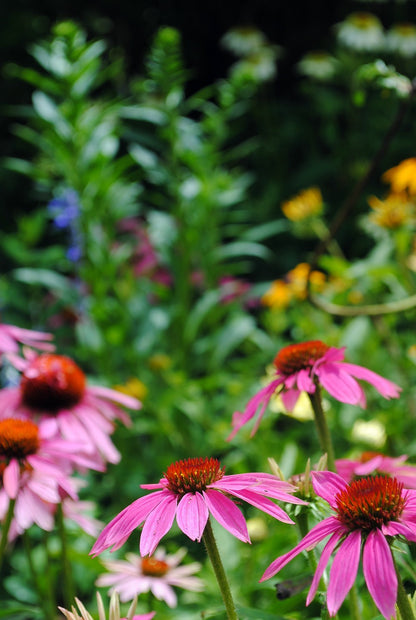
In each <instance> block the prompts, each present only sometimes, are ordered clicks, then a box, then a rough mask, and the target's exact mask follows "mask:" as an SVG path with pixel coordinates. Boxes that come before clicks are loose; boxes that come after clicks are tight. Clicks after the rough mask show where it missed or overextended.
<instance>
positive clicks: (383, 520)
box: [260, 471, 416, 620]
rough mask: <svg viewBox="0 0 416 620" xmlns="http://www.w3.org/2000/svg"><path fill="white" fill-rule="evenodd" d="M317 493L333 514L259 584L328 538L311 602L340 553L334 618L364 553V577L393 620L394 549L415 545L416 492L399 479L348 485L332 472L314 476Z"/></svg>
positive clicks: (330, 596) (331, 586)
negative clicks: (394, 544) (402, 542)
mask: <svg viewBox="0 0 416 620" xmlns="http://www.w3.org/2000/svg"><path fill="white" fill-rule="evenodd" d="M312 480H313V487H314V491H315V493H316V494H317V495H318V496H319V497H322V498H323V499H324V500H325V501H326V502H328V504H329V505H330V507H331V508H332V510H333V511H334V514H333V515H331V516H330V517H327V518H326V519H324V520H323V521H321V522H320V523H318V524H317V525H315V526H314V527H313V528H312V529H311V531H310V532H309V533H308V534H307V535H306V536H305V537H304V538H303V539H302V540H301V541H300V543H299V544H297V545H296V547H295V548H294V549H292V550H291V551H289V552H288V553H285V554H284V555H282V556H280V557H278V558H276V560H274V562H272V564H270V566H269V567H268V568H267V569H266V571H265V573H264V574H263V576H262V578H261V579H260V581H265V580H266V579H270V578H271V577H273V576H274V575H276V573H278V572H279V571H280V570H281V569H282V568H283V567H284V566H285V565H286V564H287V563H288V562H290V561H291V560H292V559H293V558H294V557H296V556H297V555H298V554H299V553H301V552H302V551H305V550H310V549H313V548H314V547H316V545H317V544H318V543H320V542H321V541H323V540H324V539H325V538H326V537H327V536H330V539H329V540H328V542H327V543H326V545H325V547H324V549H323V551H322V553H321V557H320V559H319V562H318V566H317V569H316V572H315V574H314V577H313V580H312V584H311V587H310V590H309V593H308V596H307V599H306V604H307V605H309V603H310V602H311V601H312V599H313V598H314V596H315V594H316V591H317V589H318V586H319V582H320V579H321V577H322V575H323V572H324V570H325V568H326V566H327V564H328V562H329V559H330V557H331V555H332V553H335V556H334V559H333V562H332V566H331V570H330V574H329V582H328V590H327V596H326V604H327V607H328V611H329V615H330V616H335V615H336V613H337V612H338V610H339V608H340V607H341V605H342V603H343V601H344V599H345V597H346V596H347V594H348V592H349V591H350V589H351V588H352V586H353V584H354V582H355V580H356V577H357V571H358V565H359V562H360V556H361V550H362V559H363V560H362V561H363V572H364V579H365V582H366V584H367V588H368V590H369V592H370V595H371V596H372V598H373V600H374V602H375V604H376V606H377V608H378V609H379V611H380V613H381V614H382V615H383V616H384V618H386V619H387V620H390V619H391V617H392V616H394V615H395V613H394V609H395V603H396V599H397V583H398V581H397V575H396V570H395V567H394V561H393V555H392V551H391V549H390V544H391V541H392V540H394V537H396V536H400V537H403V538H405V539H407V540H409V541H413V542H415V541H416V493H415V491H413V490H408V489H406V490H404V489H403V484H401V483H400V482H398V481H397V480H396V479H395V478H389V477H386V476H369V477H366V478H361V479H359V480H355V481H353V482H351V483H350V484H348V483H347V482H346V481H345V480H343V478H341V476H339V475H338V474H335V473H333V472H329V471H323V472H312Z"/></svg>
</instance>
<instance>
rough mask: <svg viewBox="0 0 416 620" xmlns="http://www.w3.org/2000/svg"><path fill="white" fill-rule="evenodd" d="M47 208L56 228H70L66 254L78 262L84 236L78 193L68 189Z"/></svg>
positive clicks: (71, 259)
mask: <svg viewBox="0 0 416 620" xmlns="http://www.w3.org/2000/svg"><path fill="white" fill-rule="evenodd" d="M47 209H48V211H49V213H50V214H51V216H52V218H53V222H54V224H55V226H56V228H60V229H63V230H65V229H66V230H68V232H69V237H70V245H69V247H68V250H67V253H66V254H67V257H68V258H69V260H70V261H72V262H74V263H76V262H78V261H79V260H80V258H81V256H82V238H81V232H80V227H79V218H80V213H81V207H80V203H79V196H78V193H77V192H76V191H74V190H72V189H66V190H65V191H64V192H63V193H62V194H61V196H59V197H58V198H54V199H53V200H51V201H50V202H49V204H48V206H47Z"/></svg>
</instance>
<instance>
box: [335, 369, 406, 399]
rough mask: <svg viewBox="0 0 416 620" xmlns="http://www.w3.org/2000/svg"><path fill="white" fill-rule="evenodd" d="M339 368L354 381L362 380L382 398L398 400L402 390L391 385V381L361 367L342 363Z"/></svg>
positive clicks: (397, 386) (393, 384)
mask: <svg viewBox="0 0 416 620" xmlns="http://www.w3.org/2000/svg"><path fill="white" fill-rule="evenodd" d="M340 366H342V367H343V368H344V370H345V371H346V372H348V373H349V374H350V375H352V376H353V377H355V378H356V379H362V380H363V381H367V383H370V384H371V385H373V386H374V387H375V389H376V390H377V392H379V393H380V394H381V395H382V396H384V398H399V396H400V392H401V391H402V388H401V387H400V386H399V385H396V384H395V383H393V381H389V380H388V379H385V378H384V377H382V376H380V375H378V374H377V373H376V372H373V371H372V370H368V368H364V367H363V366H357V365H356V364H348V363H347V362H342V364H340Z"/></svg>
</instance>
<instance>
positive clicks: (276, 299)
mask: <svg viewBox="0 0 416 620" xmlns="http://www.w3.org/2000/svg"><path fill="white" fill-rule="evenodd" d="M308 281H309V282H310V284H311V287H312V288H313V289H314V290H320V289H322V287H323V285H324V284H325V274H323V273H322V272H321V271H316V270H313V271H311V269H310V266H309V265H308V263H299V264H298V265H296V267H294V268H293V269H291V270H290V271H289V272H288V273H287V275H286V277H285V279H284V280H281V279H279V280H275V281H274V282H273V283H272V285H271V287H270V288H269V290H268V291H266V293H264V295H263V297H262V298H261V303H262V304H263V305H265V306H269V307H270V308H273V309H282V308H287V306H289V304H290V302H291V301H292V300H293V299H298V300H303V299H306V297H307V285H308Z"/></svg>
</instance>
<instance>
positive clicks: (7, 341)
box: [0, 323, 55, 355]
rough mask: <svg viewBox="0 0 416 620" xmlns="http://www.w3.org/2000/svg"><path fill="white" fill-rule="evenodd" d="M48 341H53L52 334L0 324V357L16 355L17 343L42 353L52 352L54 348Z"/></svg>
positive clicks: (17, 350)
mask: <svg viewBox="0 0 416 620" xmlns="http://www.w3.org/2000/svg"><path fill="white" fill-rule="evenodd" d="M50 340H53V335H52V334H48V333H45V332H38V331H33V330H31V329H24V328H23V327H17V326H16V325H7V324H6V323H0V355H2V354H3V353H18V352H19V343H20V344H23V345H26V346H28V347H33V348H35V349H41V350H43V351H53V350H54V349H55V347H54V345H53V344H52V343H51V342H50Z"/></svg>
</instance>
